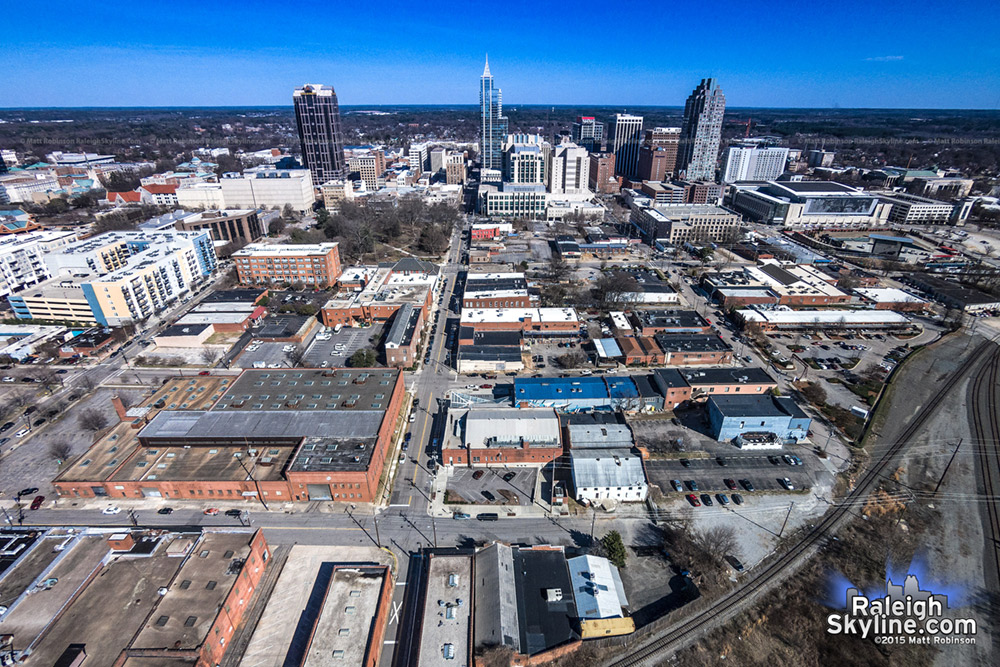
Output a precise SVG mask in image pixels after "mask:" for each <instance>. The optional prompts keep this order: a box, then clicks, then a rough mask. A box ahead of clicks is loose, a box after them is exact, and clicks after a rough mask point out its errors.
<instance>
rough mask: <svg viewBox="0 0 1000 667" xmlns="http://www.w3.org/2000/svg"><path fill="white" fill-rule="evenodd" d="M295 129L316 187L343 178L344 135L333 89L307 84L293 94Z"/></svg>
mask: <svg viewBox="0 0 1000 667" xmlns="http://www.w3.org/2000/svg"><path fill="white" fill-rule="evenodd" d="M292 102H293V103H294V105H295V125H296V127H297V128H298V131H299V141H300V142H301V143H302V160H303V162H304V163H305V165H306V167H307V168H308V169H309V171H310V172H311V173H312V182H313V183H326V182H327V181H329V180H330V179H332V178H342V177H343V176H344V175H345V174H344V169H345V167H346V166H347V165H346V163H345V162H344V135H343V129H342V128H341V125H340V106H339V105H338V103H337V93H336V92H335V91H334V90H333V87H332V86H324V85H319V84H307V85H305V86H302V87H301V88H297V89H296V90H295V92H294V93H293V94H292Z"/></svg>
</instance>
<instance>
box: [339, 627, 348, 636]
mask: <svg viewBox="0 0 1000 667" xmlns="http://www.w3.org/2000/svg"><path fill="white" fill-rule="evenodd" d="M337 634H338V635H340V636H341V637H348V636H350V634H351V629H350V628H341V629H340V630H339V631H338V632H337Z"/></svg>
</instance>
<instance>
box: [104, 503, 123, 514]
mask: <svg viewBox="0 0 1000 667" xmlns="http://www.w3.org/2000/svg"><path fill="white" fill-rule="evenodd" d="M121 511H122V508H121V507H116V506H114V505H108V506H107V507H105V508H104V509H102V510H101V514H121Z"/></svg>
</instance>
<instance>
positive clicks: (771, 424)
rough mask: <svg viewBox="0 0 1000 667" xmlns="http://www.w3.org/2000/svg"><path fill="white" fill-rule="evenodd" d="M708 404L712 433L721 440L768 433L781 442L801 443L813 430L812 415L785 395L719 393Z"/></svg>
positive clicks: (710, 398)
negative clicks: (810, 416)
mask: <svg viewBox="0 0 1000 667" xmlns="http://www.w3.org/2000/svg"><path fill="white" fill-rule="evenodd" d="M707 407H708V420H709V423H710V428H711V431H712V436H713V437H714V438H715V439H716V440H718V441H720V442H728V441H731V440H736V439H737V438H739V437H740V436H746V435H748V434H765V433H773V434H774V435H775V436H776V437H777V439H778V440H779V441H781V442H798V441H799V440H804V439H805V438H806V436H807V435H808V433H809V425H810V423H811V420H810V419H809V416H808V415H806V413H805V412H803V411H802V409H801V408H800V407H799V406H798V405H796V404H795V401H793V400H792V399H791V398H788V397H785V396H772V395H765V396H721V395H715V396H710V397H709V399H708V405H707Z"/></svg>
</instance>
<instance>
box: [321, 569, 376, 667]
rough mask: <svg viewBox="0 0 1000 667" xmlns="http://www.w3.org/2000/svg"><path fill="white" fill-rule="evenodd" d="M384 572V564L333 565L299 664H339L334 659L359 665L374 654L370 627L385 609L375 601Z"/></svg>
mask: <svg viewBox="0 0 1000 667" xmlns="http://www.w3.org/2000/svg"><path fill="white" fill-rule="evenodd" d="M388 574H389V571H388V568H386V567H337V568H335V569H334V571H333V576H332V578H331V580H330V585H329V587H328V588H327V591H326V598H325V599H324V601H323V608H322V610H321V611H320V616H319V619H318V620H317V621H316V625H315V629H314V630H313V634H312V641H311V642H310V645H309V650H308V651H307V652H306V658H305V661H304V662H303V667H326V665H330V664H341V663H340V662H338V661H343V663H342V664H345V665H358V666H359V667H360V666H363V665H367V664H368V661H369V659H370V658H369V656H370V655H372V653H373V652H374V653H375V654H378V652H379V651H380V649H381V648H382V647H381V646H377V647H373V646H371V644H370V641H371V629H372V628H373V627H374V626H375V624H376V623H377V621H378V617H379V616H380V615H382V614H386V613H387V610H386V609H384V608H383V607H382V605H380V604H379V602H380V598H381V594H382V587H383V585H385V579H386V577H387V576H388ZM331 657H332V658H333V662H332V663H331Z"/></svg>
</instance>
